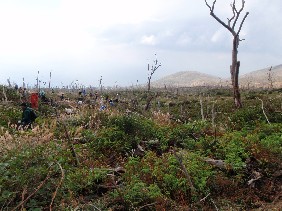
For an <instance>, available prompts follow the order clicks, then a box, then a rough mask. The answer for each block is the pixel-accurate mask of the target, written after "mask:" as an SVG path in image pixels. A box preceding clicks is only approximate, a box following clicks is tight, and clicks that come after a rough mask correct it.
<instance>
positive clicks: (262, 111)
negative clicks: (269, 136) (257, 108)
mask: <svg viewBox="0 0 282 211" xmlns="http://www.w3.org/2000/svg"><path fill="white" fill-rule="evenodd" d="M257 99H258V100H260V101H261V109H262V112H263V114H264V116H265V118H266V121H267V123H268V124H270V122H269V120H268V118H267V116H266V113H265V111H264V107H263V101H262V99H260V98H258V97H257Z"/></svg>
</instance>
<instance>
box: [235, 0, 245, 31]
mask: <svg viewBox="0 0 282 211" xmlns="http://www.w3.org/2000/svg"><path fill="white" fill-rule="evenodd" d="M244 7H245V0H242V7H241V9H240V10H239V11H237V8H236V6H235V0H234V10H235V12H236V14H237V15H236V18H235V20H234V23H233V26H232V29H233V30H234V28H235V25H236V23H237V21H238V19H239V17H240V14H241V12H242V11H243V9H244Z"/></svg>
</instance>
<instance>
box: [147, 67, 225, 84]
mask: <svg viewBox="0 0 282 211" xmlns="http://www.w3.org/2000/svg"><path fill="white" fill-rule="evenodd" d="M219 83H220V78H219V77H216V76H212V75H209V74H205V73H200V72H196V71H182V72H177V73H175V74H172V75H168V76H166V77H164V78H161V79H159V80H157V81H154V82H153V83H152V86H154V87H164V85H166V86H168V87H193V86H214V85H218V84H219Z"/></svg>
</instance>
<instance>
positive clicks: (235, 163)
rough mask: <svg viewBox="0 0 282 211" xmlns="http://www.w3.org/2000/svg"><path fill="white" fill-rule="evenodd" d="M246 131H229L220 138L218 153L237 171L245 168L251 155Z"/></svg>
mask: <svg viewBox="0 0 282 211" xmlns="http://www.w3.org/2000/svg"><path fill="white" fill-rule="evenodd" d="M245 136H246V134H244V132H233V133H227V134H225V135H223V136H222V137H220V138H219V140H218V142H217V146H216V153H215V154H216V155H217V156H218V158H219V159H223V160H224V161H226V162H227V163H228V164H230V165H231V167H232V169H234V170H235V171H237V170H241V169H243V168H244V167H245V166H246V164H245V161H246V159H247V158H248V157H249V152H248V151H247V143H246V139H245Z"/></svg>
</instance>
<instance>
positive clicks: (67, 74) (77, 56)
mask: <svg viewBox="0 0 282 211" xmlns="http://www.w3.org/2000/svg"><path fill="white" fill-rule="evenodd" d="M208 2H210V4H212V2H213V0H209V1H208ZM237 2H238V8H239V7H240V6H241V0H237ZM230 3H231V0H229V1H226V0H217V3H216V5H215V13H216V14H217V15H218V16H219V17H220V18H221V19H222V20H223V21H226V20H227V18H230V17H231V15H232V13H231V7H230ZM246 12H249V13H250V14H249V16H248V17H247V19H246V21H245V23H244V25H243V28H242V30H241V33H240V38H241V39H245V40H244V41H242V42H240V46H239V58H238V59H239V60H240V61H241V67H240V74H241V75H242V74H244V73H247V72H250V71H253V70H257V69H262V68H266V67H270V66H275V65H279V64H282V60H281V59H282V25H281V24H282V1H281V0H246V5H245V8H244V11H243V12H242V17H243V15H245V13H246ZM231 47H232V36H231V34H230V32H228V31H227V30H226V29H225V28H223V26H222V25H220V24H219V23H218V22H216V20H214V19H213V18H212V17H211V16H210V15H209V8H208V7H207V6H206V4H205V1H204V0H0V83H1V84H7V79H8V78H10V80H11V82H16V83H18V84H19V85H21V84H22V78H23V77H24V78H25V81H26V83H29V84H30V85H31V84H35V83H36V77H37V72H38V71H39V79H40V80H41V81H42V82H43V81H45V82H48V81H49V73H50V71H51V72H52V81H51V84H52V85H53V86H61V85H64V86H65V85H68V84H70V83H71V82H73V81H76V82H77V83H80V84H84V85H86V86H89V85H92V86H98V81H99V79H100V77H101V76H102V77H103V80H102V82H103V84H104V85H105V86H108V85H111V86H114V85H131V84H136V83H137V80H138V83H139V84H141V83H145V82H146V81H147V66H148V63H149V64H153V60H154V59H155V54H157V59H158V61H159V62H161V64H162V66H161V67H159V69H158V70H157V71H156V73H155V74H154V75H153V78H152V80H156V79H158V78H161V77H163V76H166V75H169V74H172V73H176V72H178V71H188V70H189V71H199V72H203V73H208V74H211V75H214V76H219V77H222V78H225V77H229V74H230V73H229V66H230V64H231Z"/></svg>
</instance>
